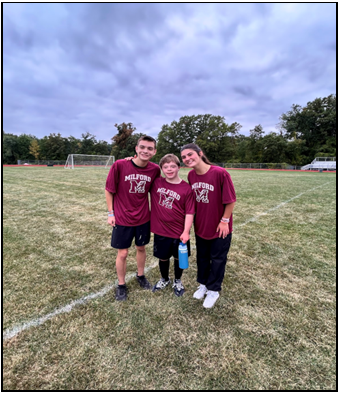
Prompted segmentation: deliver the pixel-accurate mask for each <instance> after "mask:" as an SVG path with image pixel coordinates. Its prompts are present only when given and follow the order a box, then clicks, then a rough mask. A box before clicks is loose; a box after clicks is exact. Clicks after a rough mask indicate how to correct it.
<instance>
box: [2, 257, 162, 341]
mask: <svg viewBox="0 0 339 393" xmlns="http://www.w3.org/2000/svg"><path fill="white" fill-rule="evenodd" d="M157 265H158V262H157V263H154V264H153V265H151V266H148V267H146V268H145V273H147V272H149V271H150V270H152V269H153V268H154V267H155V266H157ZM134 277H135V273H133V274H129V275H128V276H126V283H128V282H129V281H131V279H132V278H134ZM117 285H118V280H116V282H115V283H114V284H112V285H107V286H106V287H104V288H103V289H102V290H101V291H99V292H96V293H91V294H89V295H87V296H84V297H82V298H81V299H78V300H74V301H72V302H71V303H69V304H67V305H66V306H64V307H61V308H57V309H56V310H55V311H53V312H51V313H50V314H47V315H44V316H43V317H40V318H37V319H33V320H32V321H29V322H26V323H22V324H19V325H16V326H14V327H13V328H11V329H7V330H5V332H3V334H2V340H3V341H6V340H9V339H10V338H13V337H15V336H16V335H18V334H19V333H21V332H22V331H24V330H27V329H29V328H31V327H33V326H40V325H42V324H43V323H45V322H46V321H48V320H49V319H52V318H54V317H55V316H56V315H59V314H64V313H66V312H70V311H71V310H72V309H73V308H74V307H76V306H81V305H83V304H85V303H87V302H88V301H89V300H92V299H96V298H98V297H102V296H104V295H106V294H107V293H108V292H109V291H111V290H112V289H114V288H116V287H117Z"/></svg>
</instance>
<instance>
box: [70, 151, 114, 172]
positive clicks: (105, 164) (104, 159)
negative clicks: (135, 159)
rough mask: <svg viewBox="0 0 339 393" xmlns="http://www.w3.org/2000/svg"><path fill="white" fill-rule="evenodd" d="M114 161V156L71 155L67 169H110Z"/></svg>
mask: <svg viewBox="0 0 339 393" xmlns="http://www.w3.org/2000/svg"><path fill="white" fill-rule="evenodd" d="M114 161H115V160H114V156H96V155H89V154H69V155H68V157H67V160H66V164H65V169H74V168H110V167H111V165H112V164H113V163H114Z"/></svg>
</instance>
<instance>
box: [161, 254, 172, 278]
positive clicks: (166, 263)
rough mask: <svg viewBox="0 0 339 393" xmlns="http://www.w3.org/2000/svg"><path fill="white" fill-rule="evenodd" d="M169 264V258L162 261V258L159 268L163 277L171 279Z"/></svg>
mask: <svg viewBox="0 0 339 393" xmlns="http://www.w3.org/2000/svg"><path fill="white" fill-rule="evenodd" d="M169 265H170V260H169V259H167V260H166V261H160V259H159V269H160V273H161V277H162V278H163V279H165V280H166V281H168V280H169V277H168V272H169Z"/></svg>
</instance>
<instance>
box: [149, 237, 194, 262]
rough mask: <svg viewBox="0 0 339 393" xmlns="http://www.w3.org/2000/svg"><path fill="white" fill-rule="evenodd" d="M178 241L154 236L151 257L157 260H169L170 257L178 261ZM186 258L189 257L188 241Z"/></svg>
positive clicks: (188, 243)
mask: <svg viewBox="0 0 339 393" xmlns="http://www.w3.org/2000/svg"><path fill="white" fill-rule="evenodd" d="M179 243H180V239H173V238H171V237H165V236H160V235H157V234H154V243H153V255H154V256H155V257H156V258H159V259H164V260H166V259H170V258H171V257H172V256H173V257H174V258H175V259H178V248H179ZM187 249H188V256H190V255H191V248H190V241H189V240H188V242H187Z"/></svg>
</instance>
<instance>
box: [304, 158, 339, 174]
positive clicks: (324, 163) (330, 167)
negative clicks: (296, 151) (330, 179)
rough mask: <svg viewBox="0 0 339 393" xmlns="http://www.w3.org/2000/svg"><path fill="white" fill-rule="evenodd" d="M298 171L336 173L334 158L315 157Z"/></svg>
mask: <svg viewBox="0 0 339 393" xmlns="http://www.w3.org/2000/svg"><path fill="white" fill-rule="evenodd" d="M300 169H301V170H302V171H318V170H325V171H336V170H337V161H336V157H316V158H315V159H314V160H313V161H312V162H311V163H310V164H308V165H304V166H302V167H301V168H300Z"/></svg>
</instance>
